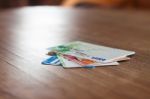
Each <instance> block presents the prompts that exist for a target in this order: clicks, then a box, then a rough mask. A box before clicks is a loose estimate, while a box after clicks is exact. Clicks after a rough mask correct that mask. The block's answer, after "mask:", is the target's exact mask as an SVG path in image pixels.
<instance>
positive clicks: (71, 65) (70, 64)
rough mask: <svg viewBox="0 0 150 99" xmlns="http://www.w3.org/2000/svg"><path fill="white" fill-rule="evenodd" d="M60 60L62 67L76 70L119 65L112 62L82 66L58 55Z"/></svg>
mask: <svg viewBox="0 0 150 99" xmlns="http://www.w3.org/2000/svg"><path fill="white" fill-rule="evenodd" d="M57 57H58V59H59V60H60V62H61V64H62V66H63V67H64V68H74V67H85V68H86V67H95V66H113V65H119V63H118V62H110V63H99V62H96V63H93V64H86V65H83V64H80V63H79V62H76V61H73V60H68V59H66V58H65V57H64V56H63V55H62V54H58V55H57Z"/></svg>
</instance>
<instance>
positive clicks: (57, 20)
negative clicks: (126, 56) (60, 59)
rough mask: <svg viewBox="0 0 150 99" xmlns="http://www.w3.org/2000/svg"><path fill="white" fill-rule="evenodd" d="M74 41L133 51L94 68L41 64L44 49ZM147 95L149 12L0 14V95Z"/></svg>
mask: <svg viewBox="0 0 150 99" xmlns="http://www.w3.org/2000/svg"><path fill="white" fill-rule="evenodd" d="M76 40H81V41H86V42H90V43H95V44H100V45H105V46H110V47H115V48H121V49H125V50H133V51H135V52H136V55H135V56H133V57H132V59H131V60H129V61H126V62H121V64H120V65H119V66H109V67H97V68H95V69H84V68H77V69H64V68H62V67H61V66H50V65H41V61H42V59H43V57H44V55H45V53H46V48H48V47H51V46H56V45H59V44H63V43H67V42H70V41H76ZM149 98H150V14H149V12H142V11H119V10H116V11H115V10H112V11H111V10H110V11H109V10H99V9H95V10H85V9H84V10H79V9H65V8H55V7H26V8H20V9H14V10H5V11H1V12H0V99H149Z"/></svg>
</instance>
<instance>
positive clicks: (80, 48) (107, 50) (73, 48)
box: [49, 41, 135, 63]
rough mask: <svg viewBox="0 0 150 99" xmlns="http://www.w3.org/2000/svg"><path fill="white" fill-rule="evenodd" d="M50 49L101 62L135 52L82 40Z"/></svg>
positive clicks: (107, 61) (118, 58)
mask: <svg viewBox="0 0 150 99" xmlns="http://www.w3.org/2000/svg"><path fill="white" fill-rule="evenodd" d="M49 50H50V51H58V52H59V53H63V54H68V55H72V56H76V57H80V58H87V59H92V60H95V61H97V62H100V63H109V62H114V61H116V60H120V59H121V58H124V57H127V56H130V55H133V54H135V52H134V51H128V50H122V49H117V48H111V47H106V46H102V45H96V44H91V43H86V42H82V41H75V42H71V43H67V44H63V45H60V46H56V47H52V48H50V49H49Z"/></svg>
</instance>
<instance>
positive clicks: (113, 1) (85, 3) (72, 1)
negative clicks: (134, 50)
mask: <svg viewBox="0 0 150 99" xmlns="http://www.w3.org/2000/svg"><path fill="white" fill-rule="evenodd" d="M39 5H51V6H63V7H80V8H107V9H108V8H109V9H139V10H150V0H0V9H8V8H16V7H23V6H39Z"/></svg>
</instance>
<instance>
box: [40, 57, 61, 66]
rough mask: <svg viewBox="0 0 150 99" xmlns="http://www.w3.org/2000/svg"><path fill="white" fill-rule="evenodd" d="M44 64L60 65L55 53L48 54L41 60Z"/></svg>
mask: <svg viewBox="0 0 150 99" xmlns="http://www.w3.org/2000/svg"><path fill="white" fill-rule="evenodd" d="M41 64H44V65H61V62H60V61H59V59H58V57H57V56H56V55H52V56H49V57H48V58H47V59H44V61H42V62H41Z"/></svg>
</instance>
